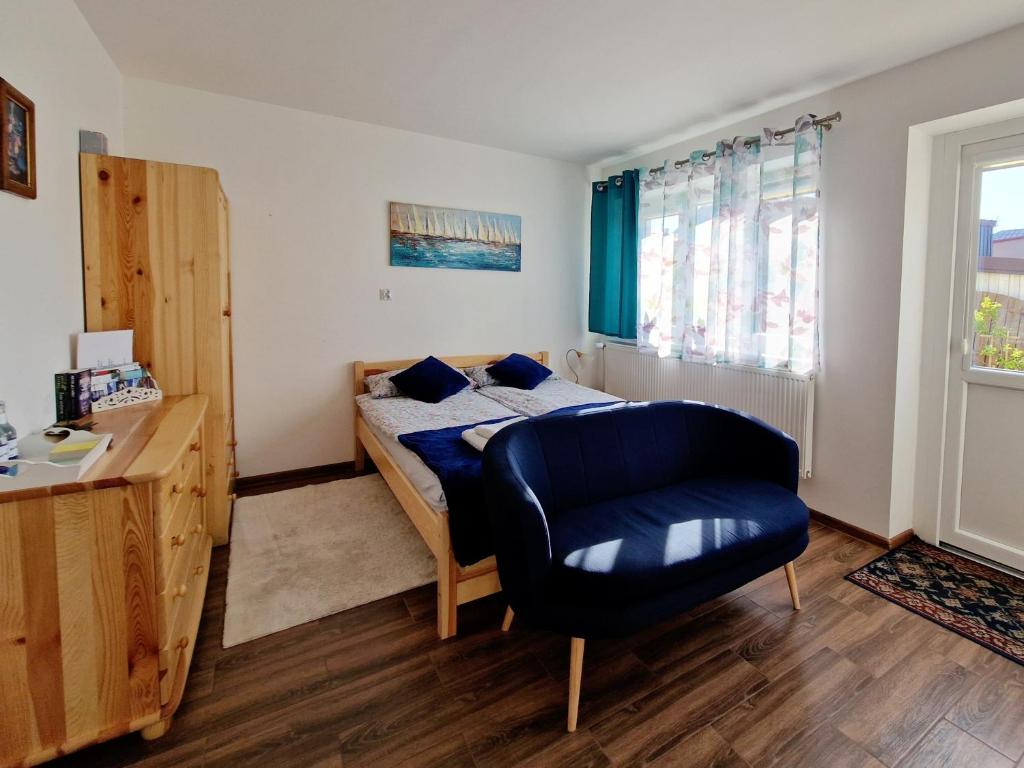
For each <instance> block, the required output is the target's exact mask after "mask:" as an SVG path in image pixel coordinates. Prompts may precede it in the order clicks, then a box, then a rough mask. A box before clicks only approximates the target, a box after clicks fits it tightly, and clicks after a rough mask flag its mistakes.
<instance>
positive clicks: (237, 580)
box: [224, 475, 437, 648]
mask: <svg viewBox="0 0 1024 768" xmlns="http://www.w3.org/2000/svg"><path fill="white" fill-rule="evenodd" d="M436 578H437V565H436V564H435V561H434V557H433V555H432V554H431V553H430V550H428V549H427V546H426V544H424V543H423V540H422V539H421V538H420V537H419V534H418V533H417V532H416V529H415V528H413V525H412V523H411V522H409V518H407V517H406V516H405V512H403V511H402V508H401V507H400V506H399V505H398V502H397V501H395V497H394V496H392V494H391V491H390V489H388V486H387V484H386V483H385V482H384V480H383V479H382V478H381V476H380V475H366V476H363V477H356V478H352V479H351V480H337V481H335V482H333V483H324V484H321V485H309V486H306V487H305V488H296V489H294V490H290V491H279V492H277V493H268V494H264V495H262V496H247V497H245V498H241V499H239V500H238V501H236V502H235V512H234V522H233V523H232V525H231V554H230V562H229V565H228V588H227V610H226V612H225V616H224V647H225V648H230V647H231V646H233V645H238V644H239V643H244V642H246V641H248V640H254V639H256V638H257V637H263V636H265V635H270V634H273V633H274V632H280V631H281V630H282V629H287V628H289V627H294V626H297V625H299V624H304V623H305V622H307V621H313V620H314V619H319V618H321V617H322V616H327V615H329V614H332V613H338V612H339V611H344V610H345V609H346V608H354V607H355V606H357V605H363V604H364V603H370V602H373V601H374V600H379V599H381V598H383V597H388V596H390V595H395V594H398V593H399V592H404V591H405V590H407V589H412V588H413V587H418V586H421V585H423V584H428V583H430V582H431V581H434V580H435V579H436Z"/></svg>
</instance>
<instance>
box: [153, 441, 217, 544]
mask: <svg viewBox="0 0 1024 768" xmlns="http://www.w3.org/2000/svg"><path fill="white" fill-rule="evenodd" d="M201 463H202V442H201V441H200V437H199V430H196V431H195V432H194V433H193V434H192V437H191V438H189V443H188V447H187V448H186V449H185V450H184V451H182V453H181V455H180V456H179V457H178V460H177V461H176V462H175V464H174V469H172V470H171V473H170V474H169V475H168V476H167V477H165V478H164V479H163V480H160V481H159V482H158V483H157V484H156V488H155V495H154V506H155V508H156V528H157V531H159V532H163V531H166V530H167V528H168V526H169V525H170V524H171V521H172V520H173V519H174V517H175V514H176V513H177V512H178V511H179V510H178V506H179V504H180V503H181V501H182V499H183V498H185V497H187V496H188V495H189V492H190V491H191V489H192V488H193V487H194V486H195V485H196V484H199V485H201V486H203V487H205V484H204V483H203V482H202V480H201V479H200V480H198V481H196V480H193V479H192V475H193V470H194V469H195V468H196V467H197V466H199V465H200V464H201Z"/></svg>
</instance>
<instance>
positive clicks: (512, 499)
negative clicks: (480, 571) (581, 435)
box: [483, 425, 551, 610]
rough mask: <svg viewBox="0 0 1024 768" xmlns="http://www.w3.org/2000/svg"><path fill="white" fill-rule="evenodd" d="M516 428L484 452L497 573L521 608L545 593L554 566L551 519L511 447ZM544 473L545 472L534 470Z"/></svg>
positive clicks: (502, 434)
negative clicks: (552, 563)
mask: <svg viewBox="0 0 1024 768" xmlns="http://www.w3.org/2000/svg"><path fill="white" fill-rule="evenodd" d="M516 426H518V425H514V426H510V427H506V428H505V429H503V430H502V431H501V432H499V433H498V434H497V435H495V436H494V437H492V438H491V439H490V441H488V444H487V448H486V450H485V451H484V457H483V467H484V488H485V493H486V498H487V512H488V514H489V516H490V521H491V532H492V536H493V538H494V548H495V553H496V559H497V561H498V575H499V576H500V578H501V586H502V590H503V591H504V592H506V593H507V594H508V598H509V603H510V604H511V605H512V606H513V607H515V608H517V610H518V609H520V608H522V607H525V606H526V605H528V604H530V603H532V602H534V601H535V600H536V599H538V597H539V596H540V595H541V593H542V591H543V585H544V583H545V581H546V579H547V576H548V572H549V570H550V568H551V538H550V534H549V531H548V523H547V517H546V515H545V514H544V508H543V505H542V503H541V501H540V498H538V489H535V488H534V487H532V486H531V484H530V482H529V481H528V479H527V475H528V473H527V472H524V469H523V466H522V465H521V463H520V460H519V458H518V457H517V455H515V453H514V451H513V450H512V449H511V448H510V443H511V438H513V437H514V435H515V433H516V432H519V431H520V430H518V429H516ZM533 469H534V470H535V471H537V470H539V471H543V472H546V468H541V467H534V468H533Z"/></svg>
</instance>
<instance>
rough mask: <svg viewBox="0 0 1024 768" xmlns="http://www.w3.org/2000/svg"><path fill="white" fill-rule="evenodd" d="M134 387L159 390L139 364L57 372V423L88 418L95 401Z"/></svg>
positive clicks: (55, 384)
mask: <svg viewBox="0 0 1024 768" xmlns="http://www.w3.org/2000/svg"><path fill="white" fill-rule="evenodd" d="M132 388H142V389H157V386H156V383H155V382H154V381H153V377H152V376H150V375H149V374H148V373H147V372H146V369H145V368H143V367H142V366H141V365H139V364H138V363H126V364H124V365H115V366H111V367H108V368H92V369H89V368H78V369H76V370H71V371H64V372H63V373H58V374H56V376H55V377H54V390H55V395H56V401H57V423H66V422H70V421H76V420H77V419H80V418H82V417H83V416H88V415H89V414H90V413H92V404H93V403H95V402H96V401H98V400H101V399H103V398H104V397H108V396H110V395H113V394H116V393H118V392H122V391H124V390H126V389H132Z"/></svg>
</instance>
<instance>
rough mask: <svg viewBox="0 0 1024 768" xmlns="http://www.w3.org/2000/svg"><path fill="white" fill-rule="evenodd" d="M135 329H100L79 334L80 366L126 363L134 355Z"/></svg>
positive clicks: (108, 366)
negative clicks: (133, 340)
mask: <svg viewBox="0 0 1024 768" xmlns="http://www.w3.org/2000/svg"><path fill="white" fill-rule="evenodd" d="M132 337H133V331H98V332H95V333H80V334H78V363H77V366H78V367H79V368H110V367H112V366H115V365H126V364H127V363H130V362H132V361H133V360H134V358H133V356H132Z"/></svg>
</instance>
